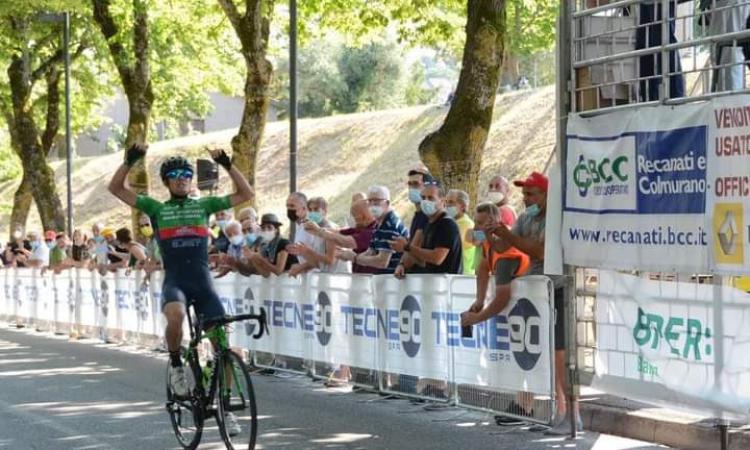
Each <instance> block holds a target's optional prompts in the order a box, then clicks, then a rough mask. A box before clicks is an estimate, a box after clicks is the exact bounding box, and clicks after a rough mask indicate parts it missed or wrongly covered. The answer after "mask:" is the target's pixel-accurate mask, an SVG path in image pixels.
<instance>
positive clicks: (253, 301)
mask: <svg viewBox="0 0 750 450" xmlns="http://www.w3.org/2000/svg"><path fill="white" fill-rule="evenodd" d="M275 278H276V277H273V278H268V279H266V278H263V277H260V276H257V275H253V276H251V277H237V276H236V275H234V274H229V275H227V276H226V277H224V278H220V279H217V280H214V285H215V286H216V291H217V292H218V294H219V299H220V300H221V302H222V304H223V305H224V308H225V310H226V311H227V314H233V315H234V314H258V313H260V306H262V302H263V299H264V298H272V297H273V295H274V294H273V285H274V284H275V281H274V280H275ZM257 327H258V324H257V322H255V321H246V322H241V323H236V324H234V325H232V328H233V329H232V332H231V333H229V343H230V344H231V345H232V346H233V347H242V348H247V349H253V350H258V351H263V352H268V353H271V352H272V348H273V346H272V344H271V339H272V338H273V337H268V336H264V338H263V339H260V340H255V339H253V338H252V335H253V334H255V333H257V332H258V328H257Z"/></svg>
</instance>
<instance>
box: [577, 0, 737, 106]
mask: <svg viewBox="0 0 750 450" xmlns="http://www.w3.org/2000/svg"><path fill="white" fill-rule="evenodd" d="M567 8H568V11H569V15H568V16H567V17H565V16H563V20H566V21H567V22H568V24H569V25H568V26H569V29H570V38H569V41H568V42H566V45H567V46H566V48H565V50H566V51H567V53H568V55H569V57H570V60H571V61H572V64H571V66H570V68H569V69H570V75H569V76H570V80H571V82H572V83H571V89H570V93H571V94H572V95H571V99H570V100H571V104H570V111H571V112H584V111H586V112H596V113H600V112H607V111H611V110H614V109H621V108H628V107H632V106H633V105H644V104H649V105H656V104H660V103H671V104H675V103H684V102H687V101H695V100H703V99H707V98H711V97H716V96H720V95H727V94H732V93H738V92H744V93H747V92H748V85H747V82H746V75H745V64H746V58H750V30H748V29H747V22H746V19H747V17H748V14H749V13H750V1H747V0H710V1H706V2H704V1H684V0H679V1H678V0H653V1H644V0H617V1H615V0H567ZM664 12H666V14H664Z"/></svg>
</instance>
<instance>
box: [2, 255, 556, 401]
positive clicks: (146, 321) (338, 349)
mask: <svg viewBox="0 0 750 450" xmlns="http://www.w3.org/2000/svg"><path fill="white" fill-rule="evenodd" d="M4 272H5V274H4V277H3V278H2V279H0V281H3V282H4V286H3V289H2V290H1V291H0V294H2V298H0V315H1V316H4V317H7V318H9V319H10V320H14V319H15V320H18V321H20V322H21V323H23V324H26V325H28V326H32V325H33V326H36V327H39V326H40V325H41V326H44V327H45V329H50V330H51V331H60V330H63V329H64V330H65V331H66V332H68V331H73V330H74V329H75V333H76V335H79V336H83V337H96V338H100V339H103V340H110V341H115V342H133V341H135V342H138V341H141V340H142V339H143V338H144V337H147V338H154V337H155V338H158V339H159V340H161V338H162V337H163V334H164V320H163V318H162V315H161V313H160V310H161V301H162V294H161V284H162V280H163V274H162V273H161V272H155V273H152V274H151V275H150V277H149V279H148V280H146V279H145V278H144V274H143V273H142V272H133V273H128V272H125V271H120V272H118V273H116V274H113V273H108V274H106V275H104V276H102V275H100V274H99V273H98V272H95V271H94V272H92V271H88V270H71V271H69V272H67V273H62V274H52V273H50V272H47V273H45V274H44V275H40V274H39V272H38V271H32V270H25V269H11V270H5V271H4ZM214 286H215V288H216V291H217V293H218V294H219V299H220V301H221V302H222V304H223V305H224V307H225V309H226V312H227V313H228V314H231V315H236V314H245V313H259V312H260V308H261V307H262V308H263V309H264V310H265V311H266V314H267V317H268V327H269V332H270V334H267V335H264V336H263V337H262V338H261V339H257V340H256V339H253V338H252V335H253V334H255V333H256V332H257V331H258V324H257V322H254V321H246V322H240V323H235V324H233V325H231V326H230V330H229V339H230V345H231V346H233V347H237V348H245V349H249V350H255V351H258V352H263V353H268V354H272V355H274V356H275V357H277V358H278V359H279V360H282V361H283V360H284V357H293V358H300V359H304V360H308V361H310V360H311V361H315V362H318V363H321V364H323V365H324V366H330V368H335V367H336V366H337V365H346V366H351V367H357V368H362V369H368V370H373V371H379V372H381V373H382V374H383V376H382V379H383V380H387V381H386V382H385V383H383V386H382V388H383V389H384V390H386V391H389V392H393V391H394V390H395V391H396V392H400V393H404V394H407V395H421V396H427V397H430V396H438V397H440V398H441V399H443V400H446V401H449V400H450V399H451V397H450V395H452V394H451V393H452V391H451V390H450V388H449V386H450V385H453V384H455V383H460V384H461V385H462V386H467V385H468V386H471V385H477V386H482V387H486V388H490V389H492V388H496V389H504V390H506V391H527V392H534V393H538V394H541V395H543V396H546V397H551V395H552V389H553V385H552V382H551V380H552V350H551V349H552V348H553V343H552V340H551V339H552V336H551V333H550V330H551V326H552V325H551V323H552V322H551V310H550V306H549V304H550V303H549V302H550V289H551V287H550V281H549V279H548V278H547V277H543V276H535V277H525V278H521V279H518V280H515V281H514V282H513V284H512V285H511V286H512V300H511V303H510V305H509V306H508V308H507V309H506V310H505V311H503V313H502V314H500V315H498V316H497V317H495V318H493V319H491V320H489V321H488V322H486V323H483V324H477V325H476V326H475V327H474V330H473V331H474V334H473V337H472V338H462V337H461V327H460V313H461V312H462V311H464V310H466V309H467V308H468V306H469V305H470V304H471V303H472V302H473V300H474V298H475V297H476V295H475V279H474V278H471V277H463V276H451V275H408V276H407V277H406V279H405V280H398V279H396V278H394V277H393V276H391V275H377V276H367V275H348V274H325V273H311V274H307V275H305V276H301V277H297V278H290V277H288V276H286V275H285V276H281V277H276V276H270V277H268V278H263V277H260V276H257V275H254V276H250V277H244V276H240V275H236V274H229V275H227V276H225V277H223V278H220V279H216V280H214ZM55 305H58V306H57V307H55ZM68 321H71V322H70V323H67V322H68ZM186 323H187V322H186ZM188 332H189V331H188V330H187V329H185V330H184V333H185V334H184V336H188ZM373 380H374V379H373ZM374 383H377V382H376V381H374ZM427 388H431V389H432V391H440V392H437V393H436V392H431V393H430V392H428V391H430V389H427ZM441 395H443V396H442V397H441Z"/></svg>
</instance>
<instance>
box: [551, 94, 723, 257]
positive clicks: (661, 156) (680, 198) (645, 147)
mask: <svg viewBox="0 0 750 450" xmlns="http://www.w3.org/2000/svg"><path fill="white" fill-rule="evenodd" d="M707 117H708V115H707V109H706V106H704V105H695V104H691V105H682V106H674V107H671V106H670V107H657V108H651V107H649V108H639V109H637V110H635V109H631V110H626V111H620V112H614V113H611V114H607V115H602V116H597V117H594V118H581V117H580V116H571V117H570V119H569V121H568V136H567V144H568V145H567V161H566V166H565V167H564V174H563V180H564V182H563V187H564V193H565V194H564V197H563V230H562V237H561V239H562V245H563V250H564V258H565V262H566V263H568V264H575V265H581V266H587V267H599V268H614V269H641V270H652V271H669V272H700V271H705V270H706V269H707V266H708V264H707V263H708V236H707V234H708V233H707V231H706V227H705V220H706V219H705V214H706V190H707V181H706V170H707V166H708V165H709V164H710V162H709V159H710V155H709V154H708V152H707V137H708V123H707V120H706V118H707Z"/></svg>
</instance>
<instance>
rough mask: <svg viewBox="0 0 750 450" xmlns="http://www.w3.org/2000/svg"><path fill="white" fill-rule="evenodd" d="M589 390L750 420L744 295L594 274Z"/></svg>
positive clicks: (748, 320) (749, 297) (749, 308)
mask: <svg viewBox="0 0 750 450" xmlns="http://www.w3.org/2000/svg"><path fill="white" fill-rule="evenodd" d="M596 302H597V303H596V325H597V328H596V340H597V346H596V349H595V377H594V379H593V381H592V387H594V388H597V389H601V390H604V391H606V392H608V393H613V394H619V395H623V396H626V397H628V398H634V399H638V400H642V401H646V402H652V403H653V402H657V403H662V404H666V405H682V406H684V407H688V408H691V409H697V410H700V411H712V412H715V413H718V412H720V411H726V412H729V413H734V414H736V415H744V416H747V414H750V358H748V357H747V355H748V354H750V294H748V293H746V292H743V291H740V290H737V289H735V288H732V287H729V286H714V285H704V284H695V283H680V282H665V281H651V280H647V279H642V278H638V277H635V276H632V275H625V274H620V273H616V272H610V271H604V270H602V271H599V278H598V288H597V295H596Z"/></svg>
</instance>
